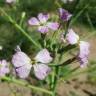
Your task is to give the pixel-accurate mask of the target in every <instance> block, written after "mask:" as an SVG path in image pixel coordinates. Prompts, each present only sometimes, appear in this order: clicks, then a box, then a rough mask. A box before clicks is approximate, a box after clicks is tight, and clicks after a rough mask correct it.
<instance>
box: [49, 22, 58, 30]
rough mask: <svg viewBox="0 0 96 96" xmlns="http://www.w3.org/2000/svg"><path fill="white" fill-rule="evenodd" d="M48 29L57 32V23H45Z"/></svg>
mask: <svg viewBox="0 0 96 96" xmlns="http://www.w3.org/2000/svg"><path fill="white" fill-rule="evenodd" d="M47 26H48V28H50V29H51V30H54V31H55V30H57V29H58V28H59V24H58V23H57V22H49V23H47Z"/></svg>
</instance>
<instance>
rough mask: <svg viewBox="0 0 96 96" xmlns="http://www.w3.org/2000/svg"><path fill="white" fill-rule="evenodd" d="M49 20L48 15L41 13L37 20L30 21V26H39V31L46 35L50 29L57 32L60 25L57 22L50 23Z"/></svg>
mask: <svg viewBox="0 0 96 96" xmlns="http://www.w3.org/2000/svg"><path fill="white" fill-rule="evenodd" d="M48 19H49V15H48V14H43V13H39V14H38V16H37V18H35V17H31V18H30V19H29V20H28V24H29V25H31V26H33V25H34V26H38V31H39V32H41V33H46V32H48V31H49V29H51V30H53V31H56V30H57V29H58V27H59V24H58V23H57V22H48Z"/></svg>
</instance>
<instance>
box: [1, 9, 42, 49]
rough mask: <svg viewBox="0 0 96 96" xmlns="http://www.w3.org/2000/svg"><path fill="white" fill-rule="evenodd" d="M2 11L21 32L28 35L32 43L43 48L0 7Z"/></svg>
mask: <svg viewBox="0 0 96 96" xmlns="http://www.w3.org/2000/svg"><path fill="white" fill-rule="evenodd" d="M0 10H1V12H2V13H3V14H4V15H5V16H6V17H7V18H8V20H9V21H10V22H11V23H12V24H13V25H14V26H15V27H16V28H17V29H18V30H20V32H21V33H22V34H23V35H24V36H26V37H27V38H28V40H29V41H30V42H32V44H34V45H35V46H36V47H38V48H39V49H41V46H40V45H39V44H38V43H37V42H36V41H34V40H33V39H32V37H31V36H30V35H29V34H28V33H27V32H26V31H25V30H24V29H23V28H22V27H21V26H20V25H18V24H17V23H16V22H15V21H14V20H13V19H12V18H11V16H9V15H8V14H7V13H6V12H5V11H4V10H3V9H2V8H0Z"/></svg>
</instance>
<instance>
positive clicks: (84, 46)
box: [79, 41, 90, 58]
mask: <svg viewBox="0 0 96 96" xmlns="http://www.w3.org/2000/svg"><path fill="white" fill-rule="evenodd" d="M79 46H80V53H79V57H80V58H84V57H88V54H89V52H90V51H89V48H90V44H89V43H88V42H85V41H80V44H79Z"/></svg>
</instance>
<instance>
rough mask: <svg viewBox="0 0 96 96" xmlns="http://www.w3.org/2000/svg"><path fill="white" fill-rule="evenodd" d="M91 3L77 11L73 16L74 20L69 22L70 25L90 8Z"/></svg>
mask: <svg viewBox="0 0 96 96" xmlns="http://www.w3.org/2000/svg"><path fill="white" fill-rule="evenodd" d="M88 6H89V4H87V5H86V6H85V7H84V8H83V9H82V10H81V11H80V12H78V13H77V15H76V16H75V17H73V18H72V20H71V21H70V23H69V27H70V26H71V25H72V24H73V23H74V22H75V21H76V20H77V19H78V18H79V16H81V14H82V13H83V12H84V10H85V9H86V8H88Z"/></svg>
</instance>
